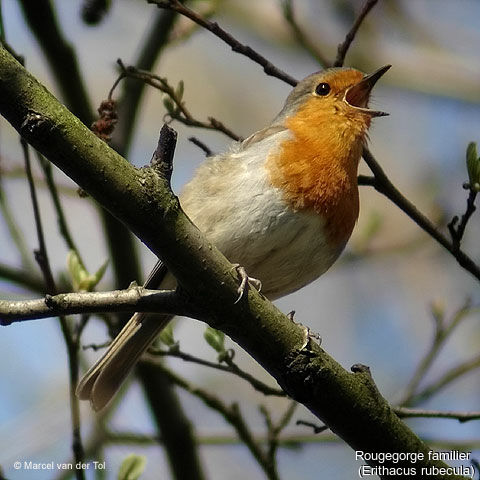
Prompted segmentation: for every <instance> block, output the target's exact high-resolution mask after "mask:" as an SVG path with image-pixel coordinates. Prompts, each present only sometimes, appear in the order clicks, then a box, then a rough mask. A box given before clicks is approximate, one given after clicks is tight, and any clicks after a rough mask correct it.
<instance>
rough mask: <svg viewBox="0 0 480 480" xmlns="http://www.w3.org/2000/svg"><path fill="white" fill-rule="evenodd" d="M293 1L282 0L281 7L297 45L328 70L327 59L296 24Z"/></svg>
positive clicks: (329, 64)
mask: <svg viewBox="0 0 480 480" xmlns="http://www.w3.org/2000/svg"><path fill="white" fill-rule="evenodd" d="M293 3H294V2H293V0H283V1H282V7H283V16H284V17H285V20H286V21H287V23H288V25H289V26H290V28H291V30H292V32H293V34H294V35H295V38H296V39H297V42H298V43H299V45H301V46H302V47H303V48H304V49H305V50H306V51H307V52H308V53H310V55H311V56H312V57H313V58H314V59H315V60H316V61H317V62H318V63H319V64H320V65H321V66H322V67H324V68H328V67H330V66H331V62H329V60H328V59H327V57H326V56H325V55H324V54H323V53H322V52H321V51H320V49H319V48H318V45H316V44H315V43H313V42H311V41H310V39H309V38H308V36H307V35H306V34H305V33H304V32H303V30H302V29H301V28H300V26H299V25H298V23H297V20H296V18H295V10H294V7H293Z"/></svg>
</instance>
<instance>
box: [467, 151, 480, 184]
mask: <svg viewBox="0 0 480 480" xmlns="http://www.w3.org/2000/svg"><path fill="white" fill-rule="evenodd" d="M467 172H468V179H469V181H470V185H471V186H472V187H473V186H474V185H475V184H476V183H479V182H480V158H478V154H477V144H476V143H475V142H470V143H469V144H468V147H467Z"/></svg>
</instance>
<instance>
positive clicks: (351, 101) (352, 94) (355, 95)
mask: <svg viewBox="0 0 480 480" xmlns="http://www.w3.org/2000/svg"><path fill="white" fill-rule="evenodd" d="M390 67H391V65H385V66H384V67H382V68H379V69H378V70H377V71H376V72H373V73H371V74H370V75H366V76H365V77H363V78H362V80H360V81H359V82H358V83H356V84H355V85H353V86H352V87H350V88H349V89H348V90H347V91H346V92H345V97H344V101H345V102H346V103H348V105H350V106H351V107H354V108H355V109H357V110H360V111H361V112H363V113H366V114H367V115H369V116H371V117H383V116H385V115H388V113H385V112H380V111H378V110H370V109H369V108H368V107H367V105H368V99H369V97H370V92H371V91H372V88H373V86H374V85H375V84H376V83H377V81H378V79H379V78H380V77H381V76H382V75H383V74H384V73H385V72H386V71H387V70H388V69H389V68H390Z"/></svg>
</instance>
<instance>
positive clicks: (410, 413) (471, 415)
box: [394, 407, 480, 423]
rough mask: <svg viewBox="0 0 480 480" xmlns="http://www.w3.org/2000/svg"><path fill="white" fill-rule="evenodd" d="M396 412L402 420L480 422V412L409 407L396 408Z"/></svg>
mask: <svg viewBox="0 0 480 480" xmlns="http://www.w3.org/2000/svg"><path fill="white" fill-rule="evenodd" d="M394 411H395V413H396V414H397V415H398V416H399V417H400V418H417V417H422V418H449V419H452V420H458V421H459V422H462V423H463V422H468V421H470V420H480V412H457V411H442V410H421V409H416V408H407V407H396V408H394Z"/></svg>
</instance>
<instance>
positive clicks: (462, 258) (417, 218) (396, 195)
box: [361, 148, 480, 280]
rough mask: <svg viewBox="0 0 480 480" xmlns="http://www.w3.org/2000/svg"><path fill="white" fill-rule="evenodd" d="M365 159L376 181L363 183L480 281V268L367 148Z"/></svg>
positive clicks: (364, 152) (366, 178)
mask: <svg viewBox="0 0 480 480" xmlns="http://www.w3.org/2000/svg"><path fill="white" fill-rule="evenodd" d="M363 158H364V160H365V162H366V163H367V165H368V166H369V168H370V170H371V171H372V173H373V175H374V179H372V178H371V177H365V176H362V177H361V181H362V183H363V184H368V185H371V186H373V188H375V190H377V191H378V192H380V193H381V194H383V195H385V196H386V197H387V198H388V199H389V200H390V201H392V202H393V203H394V204H395V205H396V206H397V207H398V208H400V210H403V212H404V213H406V214H407V215H408V216H409V217H410V219H412V220H413V221H414V222H415V223H416V224H417V225H418V226H419V227H420V228H421V229H422V230H424V231H425V232H427V233H428V234H429V235H430V236H431V237H432V238H433V239H434V240H436V241H437V242H438V243H439V244H440V245H441V246H442V247H444V248H445V249H446V250H448V251H449V252H450V253H451V254H452V255H453V257H454V258H455V259H456V260H457V262H458V263H459V265H460V266H461V267H462V268H463V269H465V270H467V271H468V272H470V273H471V274H472V275H473V276H474V277H475V278H476V279H477V280H480V266H479V265H478V264H476V263H475V262H474V261H473V260H472V259H471V258H470V257H469V256H468V255H467V254H466V253H465V252H463V251H462V250H461V249H458V250H456V249H455V248H454V246H453V243H452V242H451V241H450V240H449V239H448V238H447V237H446V236H445V235H443V234H442V233H441V232H439V231H438V230H437V228H436V227H435V226H434V225H433V224H432V222H431V221H430V220H429V219H428V218H427V217H426V216H425V215H423V214H422V213H421V212H420V211H419V210H418V209H417V208H416V207H415V205H413V203H411V202H410V201H409V200H408V199H407V198H406V197H405V196H403V195H402V193H400V191H399V190H398V189H397V187H395V185H393V183H392V182H391V181H390V179H389V178H388V177H387V175H386V174H385V172H384V171H383V169H382V167H381V166H380V165H379V163H378V162H377V161H376V160H375V157H374V156H373V155H372V153H371V152H370V151H369V150H368V149H367V148H364V149H363Z"/></svg>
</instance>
